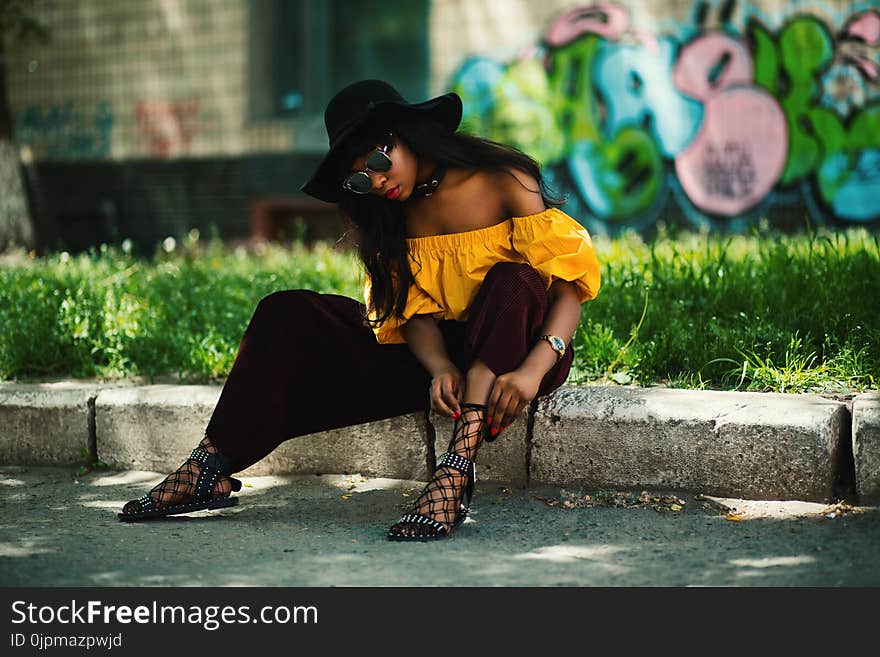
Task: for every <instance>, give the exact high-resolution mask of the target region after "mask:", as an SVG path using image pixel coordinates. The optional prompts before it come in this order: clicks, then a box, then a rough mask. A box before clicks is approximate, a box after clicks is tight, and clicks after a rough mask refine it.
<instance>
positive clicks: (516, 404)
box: [486, 389, 528, 436]
mask: <svg viewBox="0 0 880 657" xmlns="http://www.w3.org/2000/svg"><path fill="white" fill-rule="evenodd" d="M527 403H528V402H527V401H525V400H522V399H521V398H520V397H519V396H518V395H516V394H514V393H513V392H501V391H500V390H498V389H493V390H492V393H491V394H490V395H489V402H488V404H487V406H488V408H487V409H486V422H487V424H488V425H489V432H490V433H491V435H493V436H497V435H498V434H499V433H501V432H502V431H504V430H505V429H506V428H507V427H508V426H509V425H510V423H511V422H513V421H514V420H515V419H516V418H517V417H519V414H520V413H521V412H522V409H523V408H524V407H525V406H526V404H527Z"/></svg>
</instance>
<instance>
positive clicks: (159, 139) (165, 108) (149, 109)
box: [135, 99, 199, 157]
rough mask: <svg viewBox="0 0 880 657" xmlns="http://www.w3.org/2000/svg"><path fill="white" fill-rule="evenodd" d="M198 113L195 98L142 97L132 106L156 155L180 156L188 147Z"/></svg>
mask: <svg viewBox="0 0 880 657" xmlns="http://www.w3.org/2000/svg"><path fill="white" fill-rule="evenodd" d="M198 113H199V101H198V99H191V100H186V101H179V102H169V101H166V100H142V101H139V102H138V103H137V105H136V109H135V114H136V116H137V121H138V125H140V128H141V131H142V132H143V134H144V135H145V136H146V137H147V139H148V140H149V142H150V151H151V152H152V153H153V154H154V155H158V156H160V157H171V156H174V155H180V154H181V153H185V152H186V151H187V150H188V149H189V145H190V142H191V141H192V137H193V135H194V134H195V132H196V125H195V123H196V117H197V116H198Z"/></svg>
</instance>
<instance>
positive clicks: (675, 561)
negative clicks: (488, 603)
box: [0, 466, 880, 587]
mask: <svg viewBox="0 0 880 657" xmlns="http://www.w3.org/2000/svg"><path fill="white" fill-rule="evenodd" d="M162 476H163V475H162V474H160V473H155V472H140V471H110V470H106V469H105V470H96V471H93V472H90V473H88V474H85V475H84V476H77V474H76V471H75V469H74V468H65V467H23V466H2V467H0V509H2V521H0V586H5V587H70V586H73V587H130V586H170V587H182V586H224V587H225V586H257V587H277V586H289V587H337V586H338V587H346V586H350V587H400V586H403V587H420V586H444V587H447V586H479V587H486V586H488V587H690V586H696V587H704V586H710V587H716V586H725V587H727V586H733V587H755V586H761V587H850V586H858V587H864V586H877V585H880V513H878V507H874V506H871V507H851V506H847V505H844V504H838V505H828V504H817V503H809V502H797V501H788V502H772V501H748V500H738V499H723V498H717V497H705V496H701V495H698V494H697V495H694V494H685V493H676V492H675V491H663V490H656V489H651V490H645V491H609V490H592V491H589V490H574V489H571V490H566V489H561V488H546V487H545V488H510V487H507V486H503V485H500V484H491V483H486V484H480V483H479V482H478V484H477V491H476V494H475V497H474V501H473V505H472V515H471V518H469V520H468V521H467V522H466V523H465V524H464V525H462V526H461V527H460V528H459V529H458V530H457V531H456V532H455V533H454V535H453V536H452V537H451V538H448V539H445V540H441V541H437V542H430V543H394V542H389V541H387V540H386V537H385V532H386V530H387V528H388V526H389V525H391V524H392V523H393V522H394V521H395V520H396V519H397V518H398V517H399V516H400V515H402V514H403V513H404V512H405V511H406V509H407V507H408V505H409V504H410V503H411V502H412V501H413V500H414V499H415V497H416V496H417V495H418V493H419V491H420V490H421V487H422V485H423V484H422V483H420V482H416V481H401V480H394V479H378V478H368V477H362V476H360V475H358V474H350V475H322V476H317V475H296V476H262V477H246V478H243V481H244V484H245V485H244V488H243V489H242V491H241V492H240V493H238V496H239V497H240V504H239V505H238V506H235V507H231V508H228V509H224V510H219V511H203V512H199V513H194V514H190V515H187V516H178V517H172V518H166V519H163V520H159V521H153V522H142V523H122V522H119V521H118V520H117V518H116V513H117V512H118V511H119V510H120V508H121V506H122V505H123V504H124V503H125V501H127V500H129V499H132V498H135V497H139V496H140V495H142V494H143V493H144V492H146V491H147V490H149V488H150V487H151V486H153V485H154V484H155V483H157V482H158V481H159V480H161V478H162Z"/></svg>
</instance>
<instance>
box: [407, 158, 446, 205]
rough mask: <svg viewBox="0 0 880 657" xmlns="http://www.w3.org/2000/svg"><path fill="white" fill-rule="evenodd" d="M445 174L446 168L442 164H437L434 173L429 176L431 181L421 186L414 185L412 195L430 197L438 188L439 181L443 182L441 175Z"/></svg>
mask: <svg viewBox="0 0 880 657" xmlns="http://www.w3.org/2000/svg"><path fill="white" fill-rule="evenodd" d="M445 173H446V166H445V165H443V164H438V165H437V168H435V169H434V173H432V174H431V179H430V180H429V181H428V182H426V183H422V184H421V185H416V189H415V192H413V193H414V194H415V195H416V196H425V197H428V196H430V195H431V194H433V193H434V192H435V191H436V190H437V188H438V187H439V186H440V181H442V180H443V175H444V174H445Z"/></svg>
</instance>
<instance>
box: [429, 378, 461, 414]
mask: <svg viewBox="0 0 880 657" xmlns="http://www.w3.org/2000/svg"><path fill="white" fill-rule="evenodd" d="M459 396H460V386H459V384H458V381H457V380H456V379H455V378H454V377H439V378H437V379H434V381H432V383H431V408H432V410H434V411H436V412H437V413H442V414H443V415H446V416H448V417H452V418H454V417H457V415H458V413H460V412H461V409H460V406H459Z"/></svg>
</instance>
